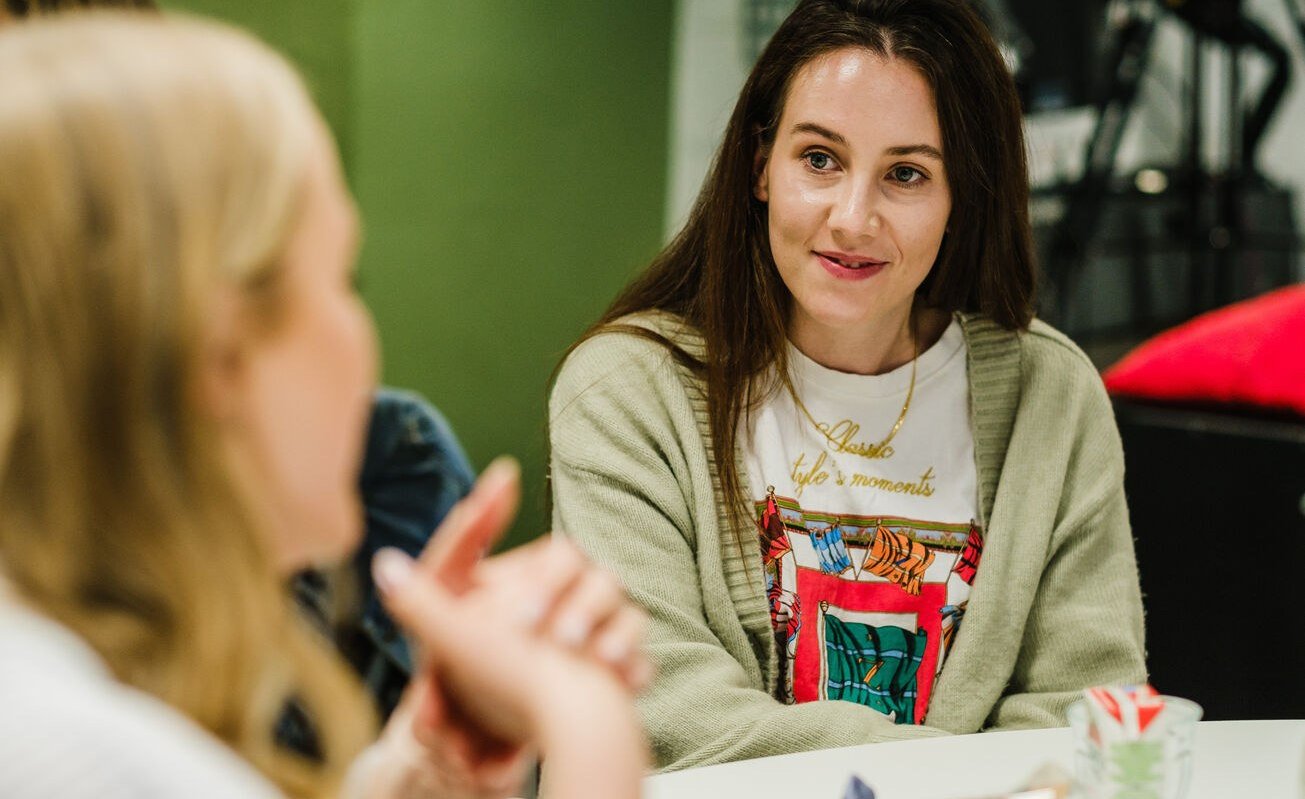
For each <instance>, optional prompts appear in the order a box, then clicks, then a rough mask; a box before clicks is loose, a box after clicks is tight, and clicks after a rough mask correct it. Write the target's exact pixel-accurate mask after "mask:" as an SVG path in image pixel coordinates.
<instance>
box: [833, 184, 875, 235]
mask: <svg viewBox="0 0 1305 799" xmlns="http://www.w3.org/2000/svg"><path fill="white" fill-rule="evenodd" d="M882 225H883V220H882V219H880V216H879V207H878V204H877V203H876V198H875V195H874V191H873V186H871V185H869V183H868V182H862V181H848V182H847V184H846V185H845V186H844V187H843V191H841V192H840V193H839V195H838V197H837V199H836V200H835V202H834V207H833V208H832V209H831V210H830V214H829V226H830V228H831V229H832V230H833V231H834V232H835V233H840V234H843V235H845V236H849V237H854V238H855V237H862V236H874V235H877V234H878V233H879V230H880V228H881V227H882Z"/></svg>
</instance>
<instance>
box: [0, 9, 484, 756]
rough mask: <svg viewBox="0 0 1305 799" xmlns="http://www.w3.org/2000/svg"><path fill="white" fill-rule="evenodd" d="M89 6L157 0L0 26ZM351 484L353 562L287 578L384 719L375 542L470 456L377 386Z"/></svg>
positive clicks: (396, 536)
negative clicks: (359, 536) (354, 489)
mask: <svg viewBox="0 0 1305 799" xmlns="http://www.w3.org/2000/svg"><path fill="white" fill-rule="evenodd" d="M94 8H133V9H140V10H151V11H154V10H158V4H157V3H156V2H155V0H37V1H36V2H29V1H28V0H8V2H7V3H6V4H5V5H4V6H0V24H3V22H4V21H5V17H6V15H12V18H14V19H22V18H28V17H39V16H43V15H48V14H55V13H67V12H70V11H79V10H89V9H94ZM367 430H368V432H367V444H366V446H365V448H364V455H363V463H362V469H361V475H360V477H359V487H360V489H361V491H362V497H363V504H364V506H365V508H366V528H365V534H364V537H363V543H362V545H361V546H359V547H358V551H357V553H356V554H355V555H354V558H353V560H352V563H351V564H350V566H351V568H349V569H347V570H346V569H334V570H332V571H331V572H330V573H326V572H323V571H320V570H307V571H304V572H301V573H300V574H298V575H297V576H296V577H295V581H294V587H295V595H296V598H297V599H298V601H299V604H300V607H301V608H302V609H303V610H304V612H306V613H308V614H309V616H310V617H311V618H312V619H313V620H314V623H316V624H317V625H319V626H320V627H322V628H323V629H324V630H325V631H327V632H328V634H330V635H331V637H332V638H333V639H334V640H335V642H336V644H337V645H338V646H339V647H340V650H341V652H342V653H343V654H344V655H345V657H346V659H347V660H348V661H349V663H350V665H352V666H353V667H354V669H355V670H356V671H357V672H358V674H359V675H360V676H361V677H362V678H363V680H364V684H365V685H366V686H367V689H368V690H369V691H370V692H371V694H372V695H373V697H375V699H376V703H377V708H378V709H379V710H380V712H381V716H382V718H387V717H388V716H389V714H390V713H391V712H393V710H394V707H395V706H396V705H397V703H398V701H399V697H400V696H402V694H403V691H404V689H405V688H406V687H407V684H408V678H409V677H410V676H411V674H412V655H411V653H410V652H409V651H408V647H407V644H406V643H405V641H404V639H403V636H402V635H400V634H399V631H398V630H397V629H396V628H395V625H394V621H393V620H392V619H391V618H390V617H389V615H388V614H387V613H386V612H385V608H384V606H383V604H382V603H381V600H380V597H379V596H378V595H377V593H376V590H375V586H374V584H373V583H372V579H371V570H370V564H371V560H372V557H373V556H374V555H375V554H376V552H377V551H379V550H380V549H382V548H383V547H396V548H398V549H401V550H403V551H404V552H407V553H408V554H410V555H413V556H416V555H418V554H419V553H420V552H421V551H422V549H423V548H424V547H425V546H426V543H427V541H428V540H429V539H430V535H431V533H432V531H434V530H435V528H436V527H438V526H439V523H440V522H441V521H442V520H443V519H444V517H445V515H446V514H447V513H448V512H449V510H450V509H451V508H452V507H453V505H454V503H456V502H457V501H458V500H460V499H462V498H463V497H465V496H466V495H467V493H468V492H469V491H470V490H471V484H472V482H473V479H474V474H473V471H472V467H471V463H470V461H469V460H468V459H467V456H466V454H465V453H464V452H463V450H462V445H461V444H460V443H459V442H458V439H457V437H456V436H455V435H454V433H453V429H452V428H451V427H450V426H449V423H448V422H447V421H446V420H445V418H444V416H443V415H442V414H441V413H440V412H439V411H438V410H437V409H436V408H435V407H434V406H433V405H431V404H430V403H429V402H427V401H426V400H425V398H423V397H421V396H420V395H418V394H416V393H414V392H411V391H404V390H401V389H394V388H386V387H381V388H379V389H377V391H376V397H375V401H374V403H373V405H372V414H371V421H370V422H369V423H368V426H367ZM280 730H281V736H282V738H283V739H284V740H286V741H287V742H289V743H291V744H292V745H294V746H296V747H299V748H300V749H308V748H310V747H311V745H312V744H311V741H310V735H309V733H308V730H307V728H306V727H305V725H304V723H303V719H302V718H300V717H299V716H298V715H296V714H294V713H289V714H287V715H286V716H285V717H284V718H283V719H282V724H281V727H280Z"/></svg>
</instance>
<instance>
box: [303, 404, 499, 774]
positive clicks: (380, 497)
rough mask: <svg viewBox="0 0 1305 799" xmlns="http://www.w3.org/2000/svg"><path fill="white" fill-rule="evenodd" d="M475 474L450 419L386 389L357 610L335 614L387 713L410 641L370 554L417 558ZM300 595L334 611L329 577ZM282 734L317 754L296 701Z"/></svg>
mask: <svg viewBox="0 0 1305 799" xmlns="http://www.w3.org/2000/svg"><path fill="white" fill-rule="evenodd" d="M473 481H474V476H473V473H472V470H471V464H470V463H469V462H468V461H467V456H466V454H465V453H464V452H463V451H462V446H461V445H460V444H459V443H458V440H457V438H456V437H455V436H454V435H453V431H452V429H450V427H449V423H448V422H447V421H445V419H444V417H443V416H442V415H440V413H439V411H437V410H435V408H433V407H431V405H430V404H429V403H427V402H426V401H425V400H424V399H422V397H421V396H419V395H417V394H415V393H412V392H409V391H400V390H397V389H390V388H381V389H378V390H377V392H376V398H375V402H374V403H373V405H372V418H371V423H370V425H369V428H368V433H367V446H366V450H365V453H364V456H363V465H362V472H361V474H360V476H359V484H360V488H361V493H362V498H363V503H364V505H365V511H366V531H365V533H364V536H363V541H362V545H361V546H360V547H359V549H358V553H357V555H356V556H355V557H354V560H353V563H352V564H351V571H352V572H353V577H354V580H355V583H356V586H357V597H358V600H359V601H358V606H357V607H358V610H357V611H356V612H355V613H354V614H353V615H350V616H346V617H345V618H343V619H337V620H336V622H337V623H336V629H335V630H333V631H332V632H333V634H334V638H335V639H336V643H337V644H338V645H339V647H340V650H341V652H342V653H343V654H344V656H345V657H346V658H347V659H348V660H349V662H350V663H351V664H352V665H353V666H354V668H355V669H357V671H358V673H359V676H360V677H361V678H362V680H363V682H364V683H365V684H366V686H367V689H368V691H369V692H370V693H371V694H372V695H373V696H374V697H375V699H376V705H377V709H378V710H379V711H380V713H381V716H382V717H383V718H384V717H386V716H388V715H389V714H390V712H391V711H392V710H393V709H394V706H395V705H396V704H397V703H398V700H399V697H400V696H401V694H402V693H403V689H404V687H405V686H406V685H407V682H408V677H409V675H410V674H411V673H412V659H411V655H410V653H409V652H408V646H407V643H406V642H405V641H404V639H403V636H402V635H400V634H399V632H398V630H397V629H396V628H395V625H394V622H393V621H392V620H391V619H390V617H389V616H388V615H387V614H386V612H385V610H384V608H383V607H382V606H381V602H380V598H379V597H378V596H377V594H376V586H375V585H374V584H373V582H372V576H371V561H372V556H373V555H375V554H376V551H377V550H379V549H381V548H382V547H398V548H399V549H402V550H403V551H405V552H407V553H408V554H410V555H413V556H414V557H415V556H416V555H418V554H420V552H421V551H422V549H423V548H424V547H425V546H426V542H427V540H428V539H429V538H430V536H431V533H432V532H434V530H435V528H436V527H437V526H438V525H439V523H440V522H441V521H442V520H443V519H444V516H445V515H446V514H447V513H448V512H449V510H450V509H451V508H452V507H453V505H454V504H455V503H456V502H457V501H458V500H460V499H462V498H463V497H464V496H466V495H467V493H468V492H469V491H470V490H471V484H472V482H473ZM294 588H295V594H296V596H297V598H298V600H299V603H300V605H301V606H303V607H304V608H305V611H306V612H307V613H308V614H309V616H310V617H311V618H314V619H315V620H316V621H318V622H321V623H323V624H325V623H326V619H329V618H331V616H332V615H333V614H332V613H331V612H330V611H329V610H328V608H330V607H331V606H332V605H333V604H334V600H333V599H332V597H331V586H330V582H329V581H328V580H327V579H326V578H325V577H324V576H323V575H321V574H318V573H314V572H308V573H305V574H303V575H300V576H299V577H298V578H297V579H296V580H295V585H294ZM278 736H279V737H280V739H281V740H282V741H283V742H284V743H286V744H288V745H289V746H291V747H292V748H294V749H296V750H297V751H300V752H303V753H305V754H308V755H310V756H311V755H312V754H314V753H315V752H316V742H315V740H314V736H313V734H312V730H311V725H310V724H308V723H307V720H306V719H305V718H304V717H303V714H302V713H300V712H299V711H298V709H297V708H296V707H294V705H293V704H292V705H291V706H290V707H288V708H287V712H286V713H285V714H284V715H283V717H282V719H281V721H280V723H279V726H278Z"/></svg>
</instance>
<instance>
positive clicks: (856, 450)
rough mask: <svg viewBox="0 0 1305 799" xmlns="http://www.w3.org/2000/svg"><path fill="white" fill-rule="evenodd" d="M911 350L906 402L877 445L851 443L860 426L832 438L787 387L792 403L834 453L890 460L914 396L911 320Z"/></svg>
mask: <svg viewBox="0 0 1305 799" xmlns="http://www.w3.org/2000/svg"><path fill="white" fill-rule="evenodd" d="M911 349H912V352H913V356H912V358H911V382H910V385H908V386H907V389H906V401H905V402H903V403H902V412H901V413H899V414H897V421H896V422H894V423H893V429H892V430H889V431H888V435H886V436H884V440H883V441H880V442H879V443H878V444H865V443H861V442H857V441H852V440H851V439H852V436H854V435H856V433H857V431H858V430H859V429H860V426H859V425H855V424H853V425H851V426H849V427H848V432H847V436H846V437H844V438H843V440H841V441H840V440H839V439H837V438H834V437H833V436H832V435H830V433H829V431H830V425H829V424H822V423H820V422H817V421H816V417H814V416H812V415H811V411H809V410H807V406H806V405H804V404H803V402H802V399H801V398H800V397H798V395H797V389H795V388H793V386H792V385H790V386H789V393H790V394H792V395H793V402H795V403H796V404H797V406H798V410H800V411H802V415H803V416H805V417H807V421H809V422H811V426H812V427H814V428H815V429H816V432H818V433H820V435H822V436H824V437H825V440H827V441H828V442H829V443H830V444H831V445H833V447H834V451H835V452H847V453H851V454H852V455H859V456H861V457H862V458H867V459H870V460H879V459H882V458H891V457H892V456H893V448H892V447H890V446H889V444H890V443H891V442H892V440H893V436H895V435H897V431H898V430H901V429H902V422H905V421H906V412H907V411H909V410H911V397H912V396H914V395H915V368H916V364H917V363H918V362H919V360H920V339H919V336H918V335H917V334H916V332H915V324H914V320H912V324H911Z"/></svg>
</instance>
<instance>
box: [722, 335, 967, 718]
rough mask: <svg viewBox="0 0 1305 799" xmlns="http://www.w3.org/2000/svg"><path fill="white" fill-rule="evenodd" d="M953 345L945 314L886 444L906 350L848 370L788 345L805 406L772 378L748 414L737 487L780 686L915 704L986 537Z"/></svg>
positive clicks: (923, 703) (900, 400) (920, 712)
mask: <svg viewBox="0 0 1305 799" xmlns="http://www.w3.org/2000/svg"><path fill="white" fill-rule="evenodd" d="M965 354H966V351H965V340H964V337H963V336H962V333H961V329H960V324H959V323H958V322H956V321H954V320H953V322H952V323H951V325H949V326H948V327H947V329H946V331H944V333H943V335H942V338H941V339H939V340H938V341H937V342H936V343H935V344H934V345H933V346H932V347H930V348H929V349H928V350H927V351H925V352H923V353H921V355H920V357H919V358H918V362H917V363H916V364H915V369H916V376H915V388H914V391H913V392H912V396H911V403H910V407H909V409H908V411H907V413H906V416H905V418H904V420H903V422H902V426H901V428H900V429H899V430H898V432H897V434H896V436H894V437H893V439H892V441H891V442H890V443H889V445H888V446H887V447H885V448H884V449H883V450H882V451H876V445H878V444H880V443H881V442H882V441H883V439H884V438H885V437H886V436H887V435H888V433H889V431H890V430H892V428H893V425H894V423H896V421H897V419H898V417H899V416H900V415H901V412H902V406H903V404H904V402H905V400H906V396H907V392H908V388H909V387H910V383H911V369H912V365H911V364H909V363H908V364H906V365H904V366H902V367H900V368H898V369H895V370H893V371H892V372H888V373H886V374H882V375H868V376H867V375H854V374H847V373H844V372H837V371H834V370H832V369H827V368H825V367H823V366H821V365H820V364H818V363H816V362H814V361H812V360H811V359H810V358H807V357H806V356H805V355H803V354H802V353H801V352H799V351H798V350H797V349H796V348H795V347H792V346H790V347H789V352H788V355H789V363H790V374H791V378H792V382H793V387H794V390H795V392H796V393H797V396H798V397H799V398H800V400H801V403H802V405H804V406H805V407H806V409H807V411H808V412H809V414H810V418H808V415H807V413H804V412H803V411H802V409H801V406H799V405H798V404H797V403H795V402H794V399H793V396H792V395H791V394H790V393H789V392H788V391H787V390H785V389H783V388H780V389H778V390H777V391H775V392H774V393H773V394H772V395H771V396H770V397H769V398H768V399H767V401H766V402H765V403H764V405H763V406H762V407H760V408H759V409H758V410H757V411H755V412H754V413H753V414H751V415H750V417H749V418H748V419H747V420H745V423H744V437H743V442H744V458H745V462H744V466H745V468H746V469H747V477H748V486H747V487H748V488H749V489H750V491H751V493H752V496H753V498H754V500H755V501H756V511H757V520H758V535H759V536H760V538H761V544H762V549H763V552H765V553H766V554H765V556H764V558H763V560H764V562H765V577H766V586H767V589H768V591H769V596H770V601H771V619H772V622H773V623H774V625H775V628H776V636H777V639H778V642H779V645H781V646H782V647H783V651H784V653H785V654H786V655H787V657H786V658H781V663H782V664H783V679H782V681H781V682H782V684H783V688H782V690H783V692H784V695H783V697H782V698H784V699H786V700H788V701H796V702H805V701H812V700H817V699H842V700H846V701H853V702H858V703H861V704H865V705H868V706H870V707H872V708H874V709H876V710H879V711H880V712H882V713H884V714H886V715H889V716H891V717H893V718H894V719H895V720H896V721H897V722H898V723H899V724H912V723H915V724H918V723H920V722H921V721H922V720H923V718H924V715H925V712H926V711H927V709H928V703H929V696H930V693H931V691H932V687H933V683H934V679H935V677H936V675H937V673H938V671H939V670H941V668H942V664H943V661H944V659H945V658H946V655H947V647H948V645H949V643H950V641H951V637H952V635H954V633H955V630H956V628H957V625H958V624H959V622H960V619H961V617H962V616H963V615H964V611H965V603H966V600H967V598H968V596H969V589H970V584H971V583H972V582H973V578H974V569H975V568H976V567H977V565H978V561H979V557H980V555H981V553H982V534H981V532H980V531H979V529H978V527H977V524H976V520H977V518H978V513H977V511H976V508H977V503H978V482H977V473H976V470H975V464H974V435H973V432H972V430H971V426H970V402H969V381H968V379H967V377H968V375H967V367H966V357H965ZM813 420H814V421H813ZM822 429H823V432H822ZM831 439H832V440H831ZM867 456H874V457H867Z"/></svg>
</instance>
